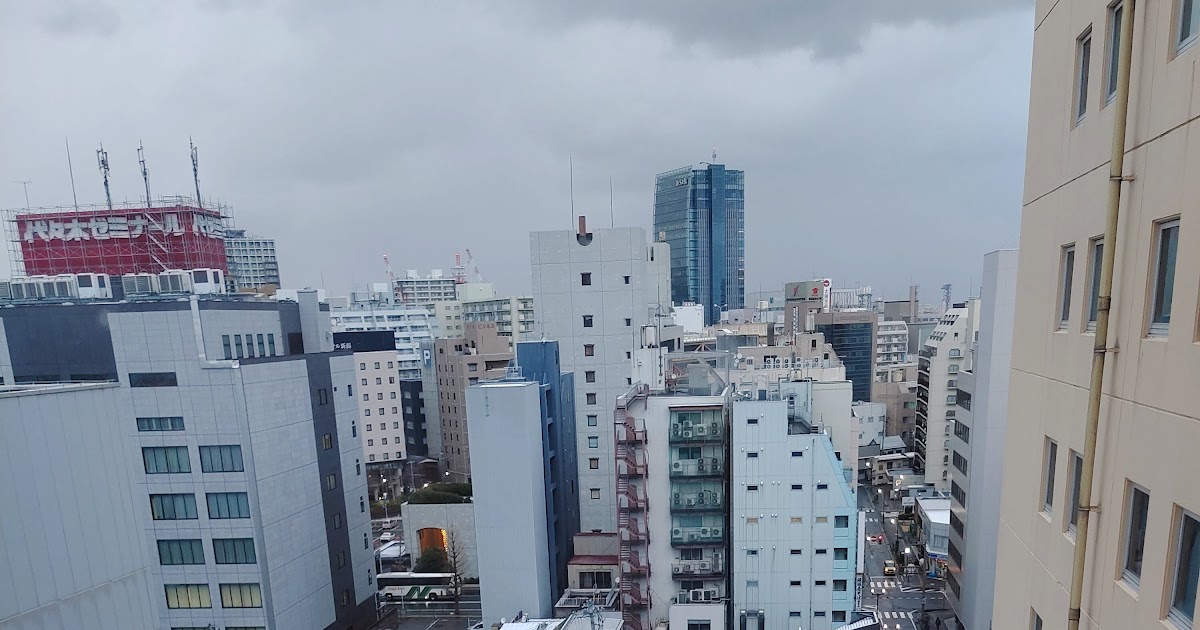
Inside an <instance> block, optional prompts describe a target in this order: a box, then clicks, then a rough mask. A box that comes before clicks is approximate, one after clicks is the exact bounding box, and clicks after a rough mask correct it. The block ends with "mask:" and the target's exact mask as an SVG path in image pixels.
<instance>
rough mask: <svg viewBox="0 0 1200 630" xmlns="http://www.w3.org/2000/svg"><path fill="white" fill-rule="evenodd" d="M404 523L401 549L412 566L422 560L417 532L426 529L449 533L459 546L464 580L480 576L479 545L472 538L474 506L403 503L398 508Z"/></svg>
mask: <svg viewBox="0 0 1200 630" xmlns="http://www.w3.org/2000/svg"><path fill="white" fill-rule="evenodd" d="M400 515H401V517H402V518H403V520H404V547H405V549H406V550H407V551H408V553H409V554H410V555H411V556H412V561H413V564H416V562H417V559H418V558H420V557H421V539H420V532H421V530H422V529H425V528H427V527H434V528H437V529H444V530H446V535H447V538H448V537H449V535H450V532H453V533H454V537H455V539H456V540H457V541H458V544H459V545H460V546H461V547H462V573H463V577H464V578H478V577H479V560H478V543H477V542H476V537H475V504H473V503H436V504H423V503H405V504H403V505H401V506H400Z"/></svg>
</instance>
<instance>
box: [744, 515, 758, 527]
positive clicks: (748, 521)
mask: <svg viewBox="0 0 1200 630" xmlns="http://www.w3.org/2000/svg"><path fill="white" fill-rule="evenodd" d="M746 524H747V525H758V517H757V516H747V517H746Z"/></svg>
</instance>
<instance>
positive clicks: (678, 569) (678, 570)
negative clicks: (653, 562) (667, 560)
mask: <svg viewBox="0 0 1200 630" xmlns="http://www.w3.org/2000/svg"><path fill="white" fill-rule="evenodd" d="M671 573H674V574H676V575H678V574H680V573H683V567H682V566H680V565H678V564H677V565H675V566H673V567H671Z"/></svg>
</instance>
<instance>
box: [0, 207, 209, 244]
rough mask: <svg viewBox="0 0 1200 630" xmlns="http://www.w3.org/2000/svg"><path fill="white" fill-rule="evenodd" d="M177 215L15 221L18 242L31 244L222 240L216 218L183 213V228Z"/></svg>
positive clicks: (134, 215)
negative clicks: (152, 237) (148, 237)
mask: <svg viewBox="0 0 1200 630" xmlns="http://www.w3.org/2000/svg"><path fill="white" fill-rule="evenodd" d="M179 214H180V213H178V212H161V213H153V214H150V213H143V214H125V215H109V216H92V217H87V216H83V217H79V216H75V217H69V218H68V217H62V218H46V219H40V218H32V217H30V218H26V219H24V220H23V221H22V220H20V219H18V223H19V224H20V231H21V239H22V240H24V241H25V242H26V243H32V242H34V240H35V239H40V240H42V241H47V242H49V241H53V240H60V241H90V240H97V241H103V240H108V239H113V238H118V239H136V238H141V237H142V235H144V234H146V233H151V234H161V235H163V236H183V235H184V234H185V233H186V232H191V233H192V234H196V235H200V236H204V237H207V238H216V239H224V238H225V226H224V225H222V224H221V219H220V217H212V216H208V215H204V214H200V213H198V212H191V213H188V214H187V218H189V219H190V223H191V225H189V226H186V227H185V226H184V224H183V222H181V221H180V217H179Z"/></svg>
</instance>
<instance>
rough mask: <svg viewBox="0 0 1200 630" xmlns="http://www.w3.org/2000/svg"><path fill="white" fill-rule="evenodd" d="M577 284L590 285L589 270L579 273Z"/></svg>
mask: <svg viewBox="0 0 1200 630" xmlns="http://www.w3.org/2000/svg"><path fill="white" fill-rule="evenodd" d="M579 284H581V285H583V286H585V287H590V286H592V273H591V272H590V271H585V272H583V273H581V274H579Z"/></svg>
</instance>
